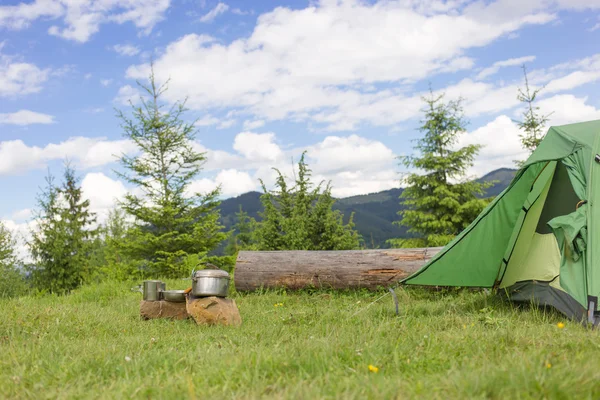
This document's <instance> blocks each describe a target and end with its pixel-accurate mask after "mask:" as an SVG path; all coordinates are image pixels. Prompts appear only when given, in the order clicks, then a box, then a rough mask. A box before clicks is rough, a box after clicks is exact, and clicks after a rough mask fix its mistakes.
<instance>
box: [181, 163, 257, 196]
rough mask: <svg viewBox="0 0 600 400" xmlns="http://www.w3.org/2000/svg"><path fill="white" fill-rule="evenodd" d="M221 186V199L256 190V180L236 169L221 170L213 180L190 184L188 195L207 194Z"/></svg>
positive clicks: (202, 180)
mask: <svg viewBox="0 0 600 400" xmlns="http://www.w3.org/2000/svg"><path fill="white" fill-rule="evenodd" d="M219 185H220V186H221V195H222V196H223V197H233V196H238V195H240V194H243V193H247V192H249V191H251V190H256V189H257V188H258V180H256V179H253V178H252V177H251V176H250V174H249V173H248V172H244V171H238V170H236V169H224V170H221V171H220V172H219V173H218V174H217V176H216V177H215V178H214V179H208V178H203V179H199V180H197V181H194V182H192V184H191V185H190V186H189V187H188V195H192V194H194V193H202V194H204V193H208V192H210V191H212V190H214V189H216V188H217V186H219Z"/></svg>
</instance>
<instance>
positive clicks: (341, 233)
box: [255, 153, 361, 250]
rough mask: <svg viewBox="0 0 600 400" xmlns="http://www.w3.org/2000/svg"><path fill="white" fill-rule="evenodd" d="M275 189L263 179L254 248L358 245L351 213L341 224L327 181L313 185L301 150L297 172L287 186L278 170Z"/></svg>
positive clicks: (319, 248)
mask: <svg viewBox="0 0 600 400" xmlns="http://www.w3.org/2000/svg"><path fill="white" fill-rule="evenodd" d="M275 171H276V172H277V174H278V176H277V180H276V182H275V190H273V191H268V190H267V188H266V186H265V185H264V183H263V182H262V181H261V184H262V187H263V195H262V196H261V202H262V204H263V207H264V211H263V212H262V213H261V214H260V215H261V218H262V220H261V221H260V222H259V223H258V224H257V228H256V231H255V240H256V245H255V246H256V248H257V249H258V250H351V249H357V248H359V247H360V239H361V238H360V235H359V234H358V232H357V231H356V230H354V222H353V216H352V215H350V218H349V221H348V223H346V224H344V222H343V215H342V214H341V213H340V211H339V210H333V205H334V203H335V199H334V198H333V197H332V196H331V189H332V188H331V183H328V184H327V185H326V186H325V187H323V182H321V183H320V184H318V185H316V186H315V187H313V184H312V182H311V181H310V176H311V171H310V169H309V168H308V165H307V164H306V162H305V153H303V154H302V157H301V158H300V161H299V162H298V175H297V177H296V179H295V181H294V186H292V187H289V186H288V184H287V182H286V179H285V177H284V176H283V174H282V173H281V172H280V171H279V170H277V169H276V170H275Z"/></svg>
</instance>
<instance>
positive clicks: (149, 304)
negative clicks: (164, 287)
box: [140, 300, 189, 319]
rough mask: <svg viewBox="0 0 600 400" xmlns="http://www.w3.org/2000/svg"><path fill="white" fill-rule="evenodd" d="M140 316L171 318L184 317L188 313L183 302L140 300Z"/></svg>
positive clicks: (187, 316)
mask: <svg viewBox="0 0 600 400" xmlns="http://www.w3.org/2000/svg"><path fill="white" fill-rule="evenodd" d="M140 316H141V317H142V318H143V319H154V318H171V319H186V318H189V314H188V312H187V309H186V305H185V303H173V302H171V301H164V300H161V301H144V300H142V301H141V302H140Z"/></svg>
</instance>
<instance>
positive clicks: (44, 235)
mask: <svg viewBox="0 0 600 400" xmlns="http://www.w3.org/2000/svg"><path fill="white" fill-rule="evenodd" d="M63 179H64V181H63V184H62V186H60V187H57V186H55V184H54V178H53V177H52V176H51V175H49V176H48V177H47V179H46V183H47V187H46V189H45V190H44V191H43V192H42V193H41V195H39V196H38V207H39V210H38V211H37V216H36V220H37V227H36V228H34V229H32V231H31V241H30V242H29V249H30V251H31V255H32V258H33V263H32V265H31V266H29V269H30V270H31V274H32V278H33V284H34V287H35V288H36V289H38V290H40V291H49V292H52V293H59V294H61V293H65V292H69V291H71V290H73V289H75V288H77V287H79V286H80V285H81V284H82V283H84V282H86V281H87V280H88V279H89V277H90V275H91V273H92V271H91V265H90V261H89V254H90V251H91V242H92V240H93V238H94V236H95V234H96V232H95V231H93V230H91V229H90V226H91V224H93V223H94V221H95V216H94V215H93V214H92V213H91V212H90V211H89V206H90V202H89V200H85V199H83V197H82V190H81V186H80V185H79V179H78V178H76V176H75V171H74V170H73V169H72V168H71V167H70V166H69V165H68V164H67V165H66V166H65V171H64V178H63Z"/></svg>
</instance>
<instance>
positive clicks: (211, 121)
mask: <svg viewBox="0 0 600 400" xmlns="http://www.w3.org/2000/svg"><path fill="white" fill-rule="evenodd" d="M218 123H219V118H215V117H213V116H211V115H210V114H207V115H205V116H203V117H202V118H200V119H198V120H197V121H196V123H195V124H194V125H195V126H211V125H216V124H218Z"/></svg>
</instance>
